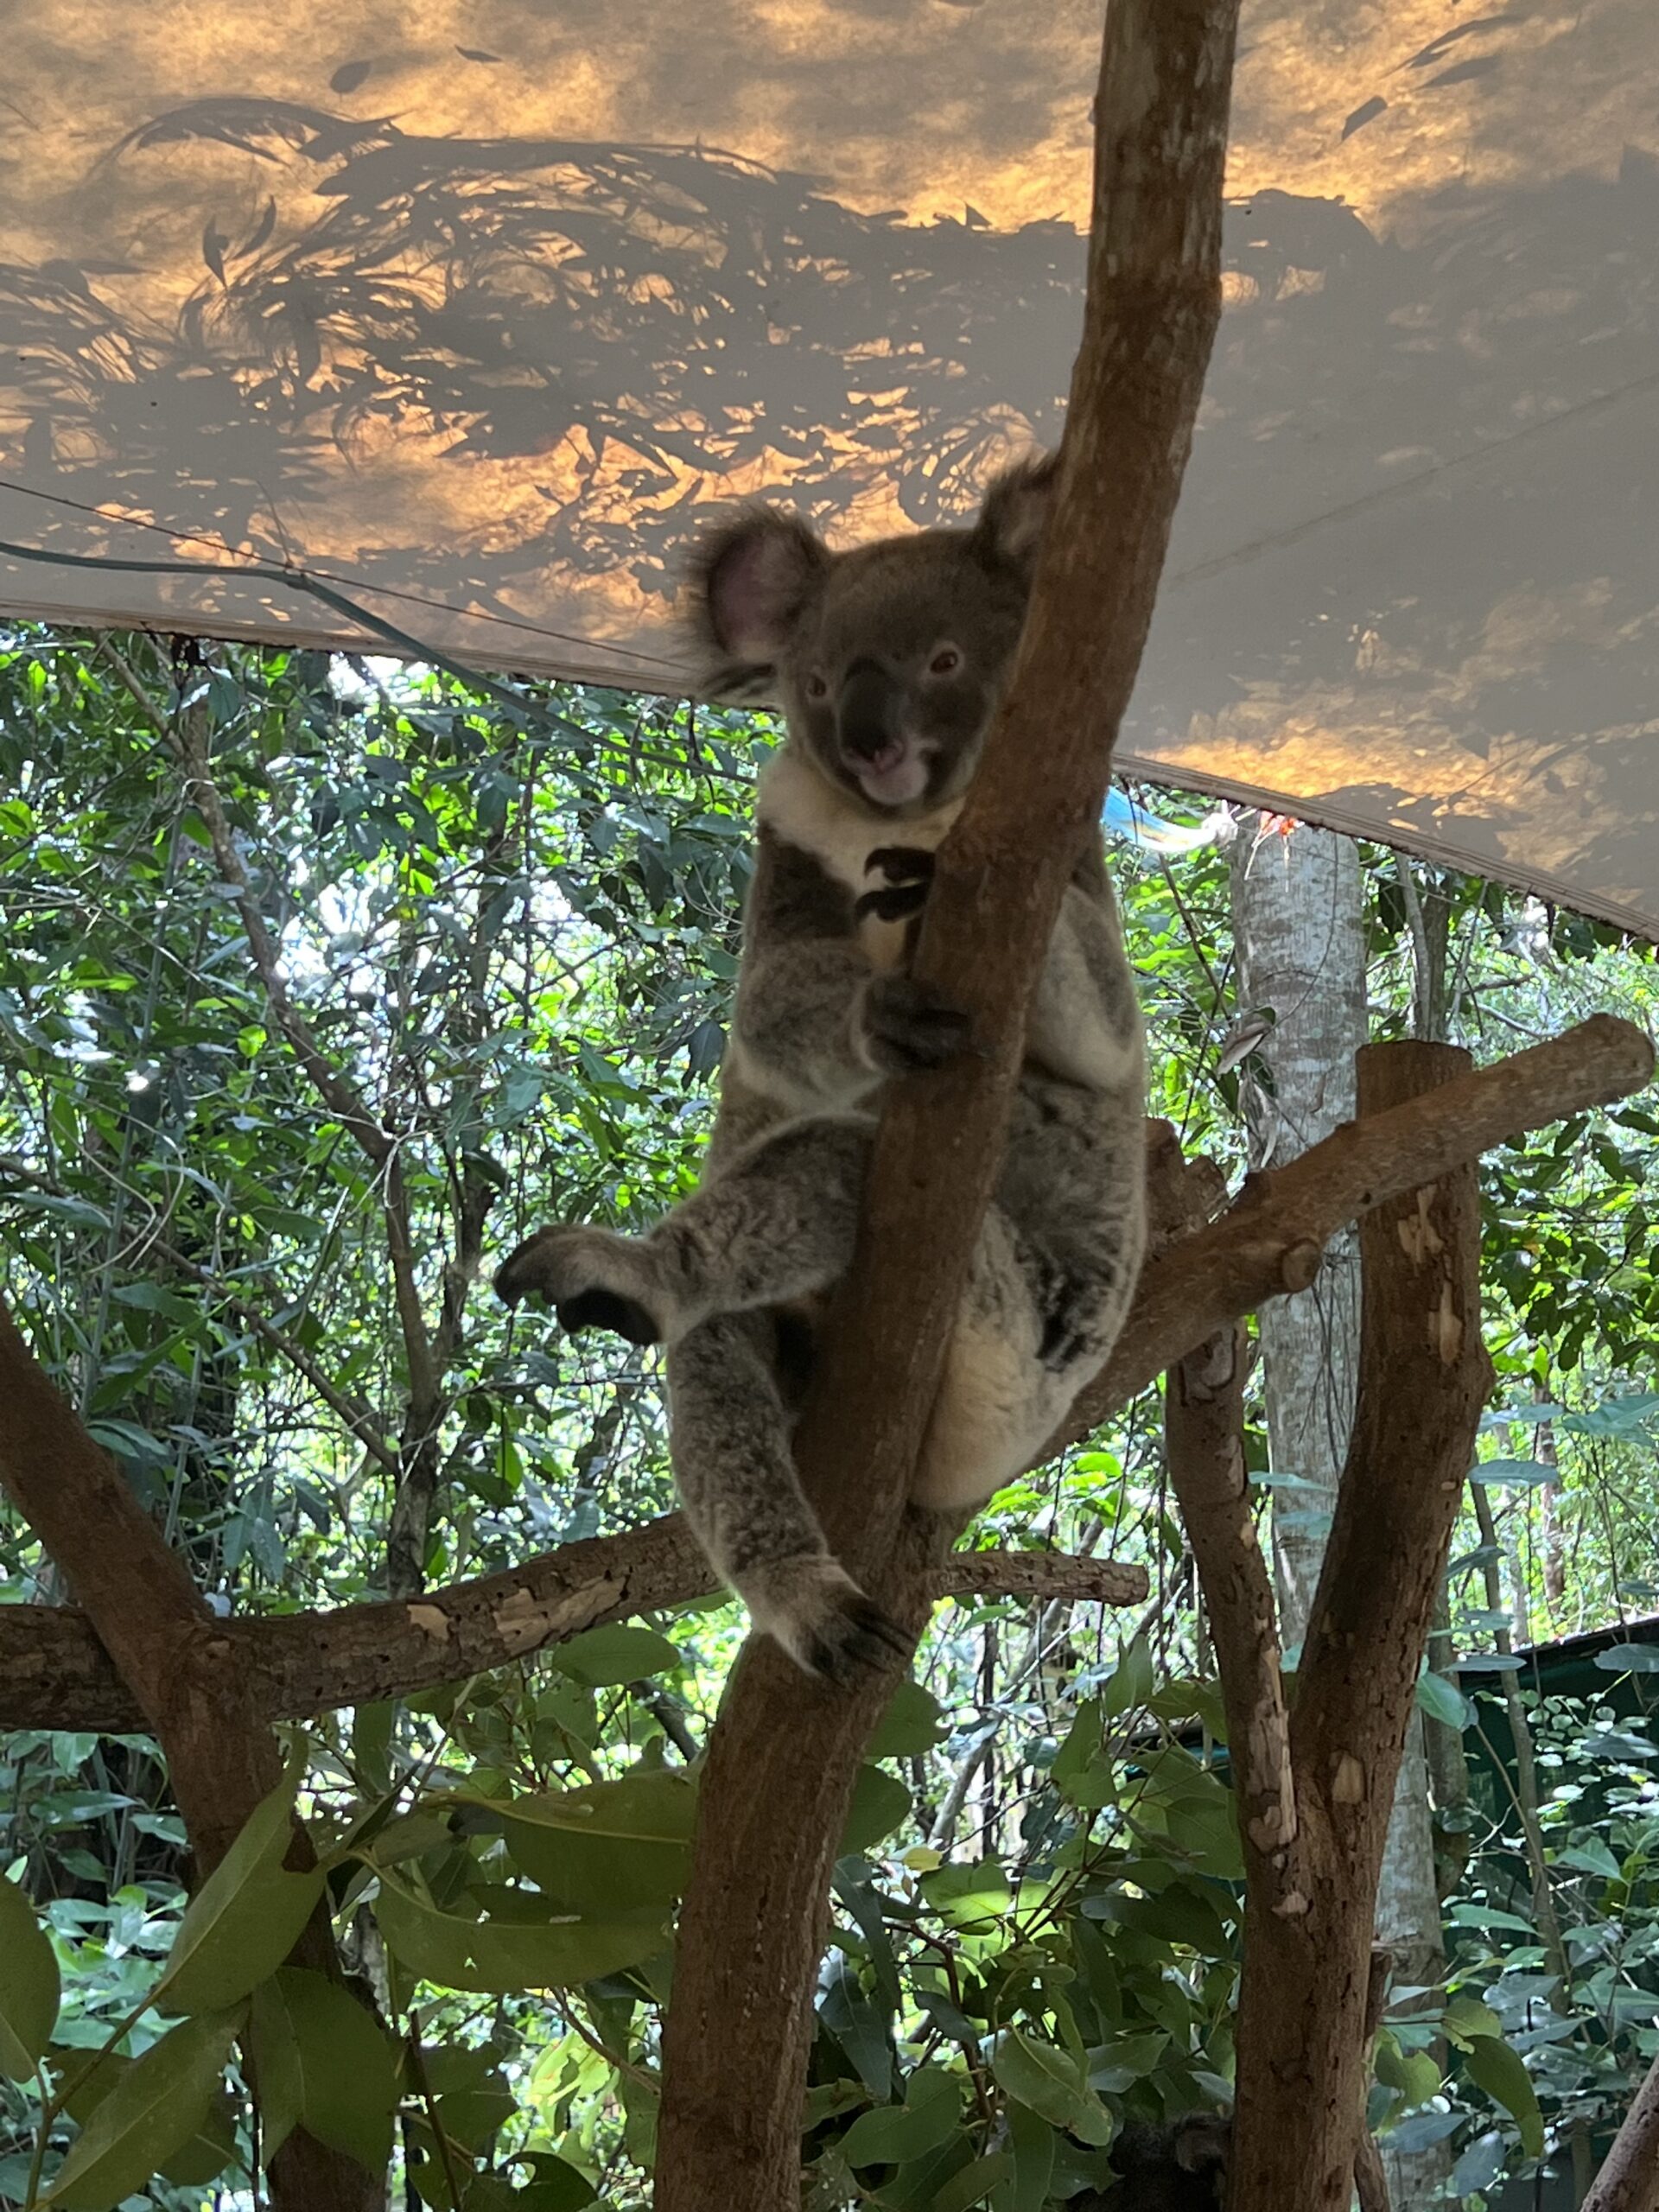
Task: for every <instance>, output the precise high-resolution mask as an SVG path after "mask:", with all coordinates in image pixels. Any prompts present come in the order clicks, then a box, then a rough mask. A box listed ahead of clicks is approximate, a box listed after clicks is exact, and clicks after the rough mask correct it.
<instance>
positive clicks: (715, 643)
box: [690, 507, 829, 696]
mask: <svg viewBox="0 0 1659 2212" xmlns="http://www.w3.org/2000/svg"><path fill="white" fill-rule="evenodd" d="M828 567H829V549H828V548H827V547H826V546H825V544H824V543H823V539H822V538H821V537H818V535H817V532H816V531H813V530H812V529H811V528H810V526H809V525H808V524H806V523H804V522H803V521H802V520H801V518H800V517H799V516H798V515H785V514H779V512H777V511H776V510H775V509H773V508H772V507H749V508H747V509H746V510H745V511H744V512H742V513H741V514H739V515H737V516H734V518H733V519H732V520H731V521H730V522H728V523H727V524H724V525H723V526H721V528H719V529H717V530H713V531H709V533H708V535H707V536H706V537H703V538H702V539H700V540H699V542H698V543H697V545H696V549H695V550H694V551H693V553H692V556H691V564H690V624H691V631H692V635H693V637H694V638H695V639H696V642H697V644H698V645H699V646H700V647H701V649H702V658H703V671H702V674H703V682H704V687H705V689H707V690H709V691H711V692H714V693H715V695H717V696H719V695H725V696H741V695H742V694H743V693H745V692H746V691H753V690H758V689H759V688H760V686H761V685H762V684H764V683H765V682H766V678H767V677H769V676H770V675H771V674H772V671H773V669H774V668H775V667H776V666H777V664H778V661H779V656H780V655H781V654H782V652H783V650H784V647H785V645H786V644H787V642H788V639H789V633H790V632H791V629H793V627H794V626H795V623H796V620H797V619H798V616H799V614H800V612H801V609H802V608H803V607H804V606H805V604H806V602H807V601H808V600H809V599H810V596H811V594H812V593H813V591H814V590H815V589H816V588H817V585H818V583H819V582H820V580H821V579H822V577H823V572H824V570H825V569H827V568H828Z"/></svg>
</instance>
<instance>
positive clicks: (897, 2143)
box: [836, 2066, 962, 2166]
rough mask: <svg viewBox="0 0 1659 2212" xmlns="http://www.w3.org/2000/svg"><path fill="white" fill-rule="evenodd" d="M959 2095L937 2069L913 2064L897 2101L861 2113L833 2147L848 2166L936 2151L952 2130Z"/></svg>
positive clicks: (891, 2162) (957, 2120) (896, 2160)
mask: <svg viewBox="0 0 1659 2212" xmlns="http://www.w3.org/2000/svg"><path fill="white" fill-rule="evenodd" d="M961 2118H962V2097H961V2092H960V2090H959V2089H958V2088H957V2083H956V2082H955V2080H954V2079H953V2077H952V2076H951V2075H949V2074H947V2073H946V2072H945V2071H944V2069H943V2068H942V2067H938V2066H918V2068H917V2069H916V2071H915V2072H914V2073H913V2074H912V2075H911V2076H910V2079H909V2081H908V2082H906V2088H905V2101H904V2103H903V2104H902V2105H878V2106H877V2107H875V2109H874V2111H873V2112H863V2113H860V2114H859V2116H858V2118H857V2119H856V2120H855V2121H854V2122H853V2124H852V2126H850V2127H849V2129H848V2131H847V2133H845V2134H844V2135H843V2136H842V2139H841V2141H840V2143H839V2144H838V2145H836V2148H837V2149H838V2150H839V2151H840V2152H841V2155H842V2158H845V2159H846V2161H847V2163H848V2164H849V2166H896V2165H898V2164H900V2163H901V2162H902V2161H903V2160H905V2159H906V2158H921V2157H922V2156H923V2155H924V2154H925V2152H929V2151H937V2150H938V2147H939V2145H940V2144H941V2143H944V2142H947V2141H948V2140H949V2139H950V2137H951V2136H952V2135H954V2134H955V2133H956V2131H957V2126H958V2124H959V2123H960V2120H961Z"/></svg>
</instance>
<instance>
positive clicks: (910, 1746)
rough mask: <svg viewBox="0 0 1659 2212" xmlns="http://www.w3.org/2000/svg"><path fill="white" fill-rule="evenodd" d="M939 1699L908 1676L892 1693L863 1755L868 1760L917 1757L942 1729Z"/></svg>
mask: <svg viewBox="0 0 1659 2212" xmlns="http://www.w3.org/2000/svg"><path fill="white" fill-rule="evenodd" d="M943 1732H944V1715H943V1714H942V1713H941V1712H940V1711H939V1701H938V1699H937V1698H936V1697H933V1696H931V1695H930V1694H929V1693H928V1692H927V1691H926V1690H925V1689H924V1688H922V1686H921V1684H920V1683H919V1682H913V1681H910V1680H909V1679H908V1677H907V1678H906V1680H905V1681H902V1682H900V1683H899V1687H898V1688H897V1689H895V1690H894V1692H893V1697H892V1700H891V1701H890V1703H889V1704H888V1707H887V1711H886V1712H885V1713H883V1714H882V1716H881V1718H880V1720H879V1721H878V1722H877V1723H876V1728H875V1733H874V1736H873V1737H872V1738H871V1739H870V1746H869V1749H868V1751H866V1753H865V1754H864V1756H865V1757H866V1758H871V1759H912V1758H922V1757H923V1756H924V1754H925V1753H926V1752H928V1751H932V1750H933V1748H934V1747H935V1745H937V1744H938V1740H939V1738H940V1736H941V1734H942V1733H943Z"/></svg>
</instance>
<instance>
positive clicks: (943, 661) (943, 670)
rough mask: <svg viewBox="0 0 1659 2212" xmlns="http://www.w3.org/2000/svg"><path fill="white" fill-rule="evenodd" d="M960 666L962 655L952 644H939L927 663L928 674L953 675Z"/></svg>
mask: <svg viewBox="0 0 1659 2212" xmlns="http://www.w3.org/2000/svg"><path fill="white" fill-rule="evenodd" d="M961 666H962V655H961V654H960V653H959V652H957V649H956V647H955V646H954V645H941V646H940V648H939V650H938V652H936V653H935V654H934V656H933V658H932V659H931V661H929V663H928V664H927V672H928V674H929V675H930V676H954V675H955V674H956V672H957V670H958V669H959V668H960V667H961Z"/></svg>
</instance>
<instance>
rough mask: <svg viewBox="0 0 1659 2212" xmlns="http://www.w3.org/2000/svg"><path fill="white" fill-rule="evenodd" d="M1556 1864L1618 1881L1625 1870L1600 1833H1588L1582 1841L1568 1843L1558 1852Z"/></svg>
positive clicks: (1606, 1879)
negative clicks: (1564, 1848) (1563, 1849)
mask: <svg viewBox="0 0 1659 2212" xmlns="http://www.w3.org/2000/svg"><path fill="white" fill-rule="evenodd" d="M1555 1864H1556V1865H1557V1866H1572V1867H1573V1868H1575V1869H1576V1870H1577V1871H1578V1872H1580V1873H1581V1874H1599V1875H1600V1876H1601V1878H1602V1879H1603V1880H1604V1881H1608V1882H1616V1881H1617V1880H1618V1878H1619V1876H1620V1875H1621V1874H1622V1873H1623V1872H1624V1868H1623V1867H1622V1866H1620V1865H1619V1863H1618V1859H1615V1858H1614V1856H1613V1854H1612V1853H1611V1851H1610V1850H1609V1849H1608V1848H1607V1846H1606V1845H1605V1843H1604V1842H1603V1841H1602V1840H1601V1838H1600V1837H1599V1835H1587V1836H1586V1837H1585V1839H1584V1840H1583V1841H1582V1843H1570V1844H1568V1846H1567V1848H1566V1850H1565V1851H1558V1852H1557V1853H1556V1854H1555Z"/></svg>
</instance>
